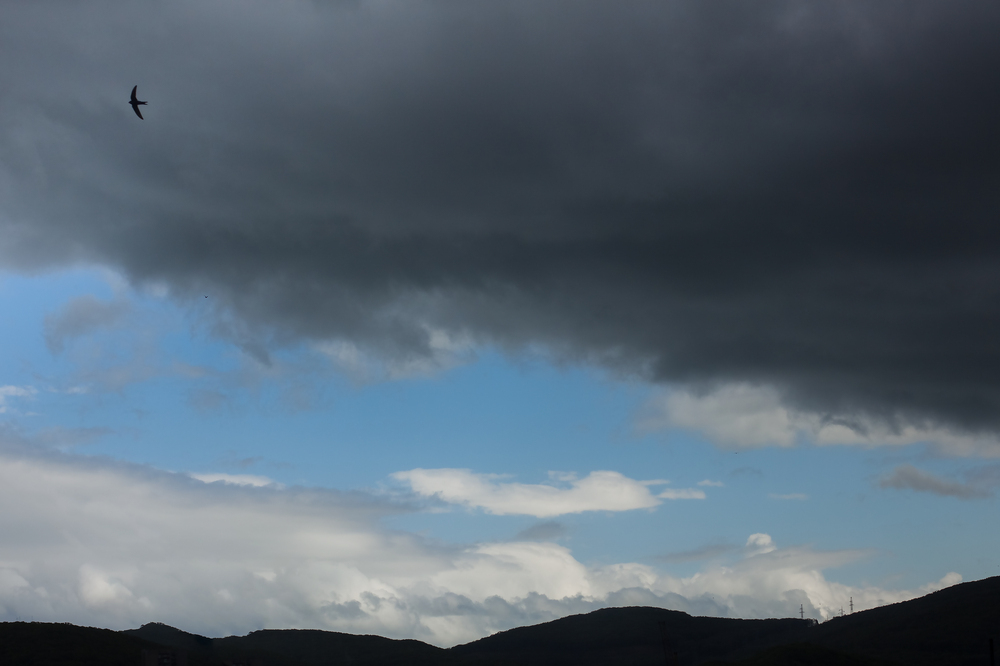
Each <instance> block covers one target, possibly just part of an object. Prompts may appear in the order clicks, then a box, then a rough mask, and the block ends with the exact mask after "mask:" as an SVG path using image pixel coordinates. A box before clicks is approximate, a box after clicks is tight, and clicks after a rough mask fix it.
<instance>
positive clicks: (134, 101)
mask: <svg viewBox="0 0 1000 666" xmlns="http://www.w3.org/2000/svg"><path fill="white" fill-rule="evenodd" d="M138 87H139V86H135V87H133V88H132V99H131V100H130V101H129V104H131V105H132V110H133V111H135V115H137V116H139V120H142V119H143V118H142V114H141V113H139V105H140V104H145V102H140V101H139V100H137V99H136V98H135V89H136V88H138Z"/></svg>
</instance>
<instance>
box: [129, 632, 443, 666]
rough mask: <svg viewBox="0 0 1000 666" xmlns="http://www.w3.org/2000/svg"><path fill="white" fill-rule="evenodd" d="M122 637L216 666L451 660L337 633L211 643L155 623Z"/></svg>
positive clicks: (414, 644) (390, 665)
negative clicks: (229, 665)
mask: <svg viewBox="0 0 1000 666" xmlns="http://www.w3.org/2000/svg"><path fill="white" fill-rule="evenodd" d="M122 633H126V634H129V635H131V636H136V637H139V638H143V639H146V640H148V641H151V642H154V643H159V644H160V645H165V646H169V647H174V648H178V649H182V650H184V651H186V652H187V653H188V654H198V655H201V656H202V657H203V658H207V659H209V660H213V663H221V662H222V661H224V660H229V661H242V662H250V661H252V660H253V659H257V660H258V661H260V662H261V663H263V664H264V666H326V665H327V664H337V665H341V664H343V665H354V664H357V665H362V664H363V665H365V666H395V665H397V664H400V665H402V664H407V665H411V664H412V665H413V666H421V665H423V664H427V665H431V664H441V663H443V662H444V661H446V660H447V659H448V653H447V651H446V650H443V649H441V648H439V647H435V646H433V645H428V644H427V643H422V642H420V641H415V640H394V639H391V638H383V637H382V636H357V635H354V634H343V633H339V632H336V631H318V630H309V629H283V630H278V629H265V630H262V631H254V632H252V633H250V634H247V635H246V636H228V637H226V638H206V637H204V636H198V635H196V634H189V633H187V632H185V631H181V630H180V629H174V628H173V627H170V626H168V625H165V624H161V623H158V622H153V623H150V624H145V625H143V626H142V627H140V628H139V629H128V630H126V631H124V632H122Z"/></svg>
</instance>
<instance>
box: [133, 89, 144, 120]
mask: <svg viewBox="0 0 1000 666" xmlns="http://www.w3.org/2000/svg"><path fill="white" fill-rule="evenodd" d="M138 87H139V86H134V87H133V88H132V102H135V89H136V88H138ZM135 112H136V113H139V109H136V110H135ZM139 117H140V118H141V117H142V116H139Z"/></svg>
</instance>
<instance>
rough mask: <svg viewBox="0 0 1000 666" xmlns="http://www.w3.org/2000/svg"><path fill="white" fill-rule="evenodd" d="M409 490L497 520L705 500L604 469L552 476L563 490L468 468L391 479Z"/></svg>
mask: <svg viewBox="0 0 1000 666" xmlns="http://www.w3.org/2000/svg"><path fill="white" fill-rule="evenodd" d="M392 477H393V478H394V479H396V480H397V481H402V482H404V483H407V484H409V485H410V487H411V488H412V489H413V491H414V492H415V493H417V494H418V495H423V496H425V497H435V498H438V499H440V500H442V501H444V502H448V503H449V504H460V505H464V506H468V507H475V508H481V509H484V510H485V511H487V512H488V513H492V514H497V515H512V514H519V515H526V516H535V517H536V518H553V517H555V516H561V515H565V514H570V513H582V512H584V511H631V510H633V509H649V508H652V507H654V506H657V505H659V504H660V500H662V499H704V498H705V493H704V491H702V490H698V489H691V488H687V489H668V490H665V491H663V492H661V493H659V494H657V495H654V494H653V493H652V492H650V490H649V487H650V486H656V485H663V484H665V483H667V482H666V481H662V480H654V481H637V480H635V479H630V478H628V477H627V476H625V475H623V474H620V473H619V472H612V471H608V470H601V471H595V472H591V473H590V474H588V475H587V476H585V477H584V478H582V479H578V478H576V476H575V475H573V474H565V473H558V472H552V473H550V477H551V478H552V479H553V480H554V481H556V482H562V484H563V485H562V486H558V485H550V484H527V483H516V482H511V481H502V480H501V479H502V477H500V476H498V475H496V474H476V473H474V472H472V471H470V470H467V469H450V468H445V469H411V470H409V471H405V472H396V473H394V474H393V475H392Z"/></svg>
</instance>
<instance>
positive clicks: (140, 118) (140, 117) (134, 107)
mask: <svg viewBox="0 0 1000 666" xmlns="http://www.w3.org/2000/svg"><path fill="white" fill-rule="evenodd" d="M132 110H133V111H135V115H137V116H139V120H145V119H144V118H143V117H142V114H141V113H139V105H138V104H133V105H132Z"/></svg>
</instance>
